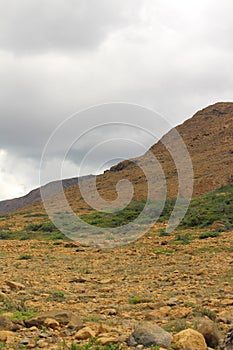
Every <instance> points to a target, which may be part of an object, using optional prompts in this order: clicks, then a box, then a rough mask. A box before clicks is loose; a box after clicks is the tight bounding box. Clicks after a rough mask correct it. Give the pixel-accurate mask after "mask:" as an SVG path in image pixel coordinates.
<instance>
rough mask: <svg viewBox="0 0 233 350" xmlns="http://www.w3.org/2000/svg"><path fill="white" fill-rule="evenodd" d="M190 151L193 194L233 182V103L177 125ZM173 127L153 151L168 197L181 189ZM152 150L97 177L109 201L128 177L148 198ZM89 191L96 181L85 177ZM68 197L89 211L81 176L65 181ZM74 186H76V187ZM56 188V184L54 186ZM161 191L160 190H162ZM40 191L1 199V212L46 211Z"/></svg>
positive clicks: (137, 193) (138, 192)
mask: <svg viewBox="0 0 233 350" xmlns="http://www.w3.org/2000/svg"><path fill="white" fill-rule="evenodd" d="M176 130H177V131H178V132H179V134H180V135H181V137H182V139H183V141H184V143H185V145H186V147H187V150H188V152H189V154H190V157H191V160H192V165H193V171H194V190H193V196H199V195H201V194H204V193H207V192H210V191H212V190H214V189H217V188H220V187H221V186H224V185H228V184H231V183H232V181H233V146H232V139H233V103H230V102H229V103H228V102H224V103H223V102H222V103H217V104H214V105H212V106H209V107H207V108H205V109H203V110H201V111H199V112H197V113H196V114H195V115H194V116H193V117H192V118H190V119H188V120H186V121H185V122H184V123H183V124H182V125H179V126H178V127H176ZM172 133H173V130H171V131H170V132H168V133H167V134H166V135H165V136H164V137H163V138H162V139H161V141H159V142H158V143H156V144H155V145H154V146H152V147H151V149H150V151H151V152H153V154H154V155H155V156H156V158H157V159H158V161H159V163H160V165H161V166H162V168H163V171H164V174H165V176H166V181H167V190H168V191H167V196H168V197H170V198H174V197H176V196H177V192H178V176H177V170H176V166H175V163H174V161H173V159H172V157H171V155H170V153H169V152H168V150H167V149H166V147H165V146H164V144H163V143H166V142H168V141H169V140H170V139H171V138H172V135H173V134H172ZM150 157H151V153H149V152H147V153H146V154H145V155H144V156H142V157H141V158H135V159H133V160H126V161H124V162H121V163H119V164H117V165H116V166H113V167H112V168H111V169H110V170H108V171H105V173H104V174H101V175H99V176H97V188H98V191H99V193H100V195H101V196H102V197H103V198H104V199H105V200H113V199H115V198H116V197H117V193H116V184H117V182H118V181H119V180H121V179H128V180H129V181H130V182H131V183H132V184H133V187H134V199H136V200H141V199H145V198H146V197H147V181H146V178H145V175H144V173H143V171H142V169H140V167H139V166H137V163H138V162H140V160H141V159H143V160H146V163H147V164H150ZM83 180H84V181H85V182H86V184H87V186H89V192H92V186H93V184H92V183H91V181H90V180H89V179H88V178H87V179H86V178H85V177H84V178H83ZM64 184H65V185H64V187H65V188H66V190H65V192H66V196H67V199H68V201H69V203H70V205H71V206H72V208H73V209H74V210H75V211H77V212H80V211H81V212H82V211H84V212H85V211H86V210H87V209H88V205H87V204H86V203H85V202H84V201H83V199H82V196H81V194H80V191H79V188H78V186H77V179H71V180H64ZM72 185H73V186H72ZM51 188H52V187H51ZM158 193H159V189H158ZM39 199H40V194H39V190H38V189H37V190H35V191H32V192H31V193H30V194H29V195H27V196H25V197H22V198H19V199H14V200H11V201H3V202H0V213H1V214H3V213H6V212H10V211H14V210H16V209H21V208H23V207H25V206H28V205H33V208H30V207H29V208H27V211H29V212H30V211H39V212H41V211H43V205H42V204H40V203H39V202H38V200H39Z"/></svg>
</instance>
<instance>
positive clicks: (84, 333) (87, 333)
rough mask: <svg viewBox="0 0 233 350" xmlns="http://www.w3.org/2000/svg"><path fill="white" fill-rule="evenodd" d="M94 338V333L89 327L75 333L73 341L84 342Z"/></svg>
mask: <svg viewBox="0 0 233 350" xmlns="http://www.w3.org/2000/svg"><path fill="white" fill-rule="evenodd" d="M95 336H96V333H95V332H94V331H93V330H92V329H91V328H90V327H84V328H82V329H80V330H79V331H78V332H77V333H76V335H75V339H79V340H85V339H90V338H94V337H95Z"/></svg>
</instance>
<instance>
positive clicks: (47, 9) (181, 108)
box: [0, 0, 233, 198]
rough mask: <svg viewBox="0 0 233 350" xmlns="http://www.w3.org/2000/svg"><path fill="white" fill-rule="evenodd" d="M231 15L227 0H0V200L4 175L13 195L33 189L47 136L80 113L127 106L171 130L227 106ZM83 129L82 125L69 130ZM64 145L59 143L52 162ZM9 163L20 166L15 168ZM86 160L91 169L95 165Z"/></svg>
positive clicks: (72, 167) (73, 157)
mask: <svg viewBox="0 0 233 350" xmlns="http://www.w3.org/2000/svg"><path fill="white" fill-rule="evenodd" d="M232 17H233V3H232V1H231V0H223V1H222V2H221V3H220V2H219V1H217V0H197V1H195V2H187V1H184V0H178V1H176V2H171V1H170V0H153V1H152V0H124V1H123V0H119V1H114V0H100V1H94V0H76V1H73V0H70V1H66V2H65V1H61V0H40V1H39V0H21V1H20V2H19V1H16V0H9V1H7V2H6V1H4V0H0V116H1V128H0V150H4V152H5V153H4V154H5V156H2V157H1V158H0V168H1V171H0V197H1V198H3V197H6V196H7V193H6V188H9V186H8V187H6V182H7V178H6V176H5V175H4V176H3V170H4V174H6V173H9V176H11V175H12V176H13V177H12V181H11V188H17V189H19V188H20V190H17V191H16V192H17V193H19V192H20V193H21V192H23V191H25V190H27V189H31V188H32V187H33V186H35V184H36V183H37V181H38V180H37V179H36V180H35V171H34V169H36V168H38V167H39V162H40V157H41V154H42V150H43V147H44V145H45V143H46V141H47V140H48V138H49V135H50V134H51V132H52V131H53V130H54V129H55V128H56V126H57V125H58V124H59V123H61V122H62V121H63V120H64V119H66V118H67V117H68V116H69V115H71V114H72V113H75V112H77V111H78V110H80V109H82V108H86V107H89V106H91V105H94V104H101V103H105V102H110V101H112V102H114V101H124V102H131V103H136V104H141V105H144V106H146V107H149V108H152V109H155V110H157V111H159V112H160V113H161V114H163V115H164V116H165V117H166V118H167V119H168V120H169V121H170V124H171V125H177V124H178V123H181V122H182V121H183V120H185V119H187V118H188V117H190V116H192V115H193V114H194V113H195V112H196V111H197V110H198V109H200V108H203V107H204V106H207V105H209V104H211V103H215V102H217V101H221V100H225V101H226V100H232V92H233V91H232V90H233V88H232V87H233V73H232V67H231V66H232V59H233V42H232V31H233V18H232ZM128 118H129V120H131V121H132V122H135V121H136V117H135V115H129V116H128ZM109 120H111V118H110V117H109ZM83 128H85V122H82V123H80V125H79V126H78V127H77V133H78V132H79V131H80V130H82V129H83ZM79 129H80V130H79ZM161 132H162V131H161ZM121 133H122V130H121ZM100 136H101V134H100ZM110 136H111V135H110ZM112 136H114V133H113V134H112ZM130 137H131V138H132V139H135V140H137V138H138V134H137V133H135V132H131V134H130ZM68 139H69V133H66V134H64V135H63V137H61V141H60V142H59V143H58V144H57V146H56V147H55V148H56V149H55V150H54V153H53V154H52V155H51V159H52V157H55V158H56V157H58V158H59V157H60V155H61V151H62V145H63V142H64V143H66V141H67V140H68ZM97 140H99V135H95V136H92V137H91V138H90V139H89V140H88V138H87V140H86V145H87V146H88V145H89V146H90V145H91V144H95V142H97ZM155 141H156V140H155ZM86 145H85V147H84V146H83V149H82V150H81V151H80V150H76V153H75V152H74V153H75V154H74V153H73V154H70V157H69V159H68V160H67V169H66V171H65V174H66V176H69V174H70V175H71V176H73V175H74V174H75V172H76V170H77V164H78V163H79V161H77V154H79V155H80V157H81V155H83V154H85V152H86V149H87V148H86ZM114 150H115V147H112V148H111V147H109V149H108V151H106V154H108V155H109V157H110V158H111V154H114ZM77 152H80V153H77ZM137 152H138V149H136V148H135V156H136V154H137ZM6 154H7V156H6ZM129 155H131V150H127V149H125V156H126V157H127V156H129ZM114 157H115V156H114ZM6 158H7V159H8V161H7V162H6ZM17 159H20V163H21V164H22V166H21V167H15V169H14V167H12V164H13V163H14V162H16V161H17ZM95 160H96V161H94V160H93V162H91V161H90V164H89V171H90V172H95V167H96V165H97V163H98V162H101V159H100V158H99V157H98V159H97V158H96V159H95ZM97 160H98V161H97ZM31 164H33V166H32V167H33V170H32V172H31V176H28V175H27V176H26V175H25V171H24V169H27V173H28V172H30V170H29V169H30V165H31ZM49 175H51V178H56V173H53V174H49ZM24 178H25V182H26V184H27V185H26V188H25V186H24V187H22V186H21V184H22V183H23V179H24ZM48 178H49V176H48ZM17 179H21V180H20V181H19V180H17ZM13 182H15V186H13ZM1 191H2V193H3V194H2V195H1ZM16 192H15V193H16ZM9 196H13V194H12V191H9Z"/></svg>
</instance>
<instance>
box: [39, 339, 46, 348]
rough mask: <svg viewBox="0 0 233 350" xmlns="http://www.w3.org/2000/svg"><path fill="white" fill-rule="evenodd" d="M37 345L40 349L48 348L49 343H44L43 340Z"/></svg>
mask: <svg viewBox="0 0 233 350" xmlns="http://www.w3.org/2000/svg"><path fill="white" fill-rule="evenodd" d="M37 345H38V346H39V348H48V345H49V344H48V343H47V342H46V341H44V340H43V339H40V340H38V342H37Z"/></svg>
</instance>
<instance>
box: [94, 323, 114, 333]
mask: <svg viewBox="0 0 233 350" xmlns="http://www.w3.org/2000/svg"><path fill="white" fill-rule="evenodd" d="M112 332H117V330H116V329H114V328H112V327H110V326H108V325H107V324H104V323H101V324H100V326H99V329H98V334H103V333H112Z"/></svg>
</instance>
